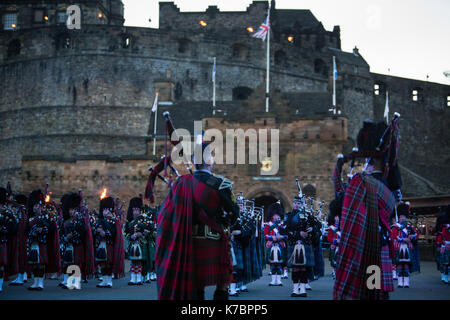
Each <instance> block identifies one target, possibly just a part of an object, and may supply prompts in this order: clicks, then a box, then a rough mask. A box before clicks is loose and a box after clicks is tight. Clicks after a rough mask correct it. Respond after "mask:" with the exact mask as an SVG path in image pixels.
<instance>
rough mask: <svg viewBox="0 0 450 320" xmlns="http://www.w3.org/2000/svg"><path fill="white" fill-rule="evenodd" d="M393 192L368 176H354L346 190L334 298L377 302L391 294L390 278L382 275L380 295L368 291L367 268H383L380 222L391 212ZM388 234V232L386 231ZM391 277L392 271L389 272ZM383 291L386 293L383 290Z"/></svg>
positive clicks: (377, 291) (376, 292)
mask: <svg viewBox="0 0 450 320" xmlns="http://www.w3.org/2000/svg"><path fill="white" fill-rule="evenodd" d="M394 206H395V198H394V196H393V194H392V192H391V191H390V190H389V189H388V188H387V187H386V186H385V185H384V184H383V183H381V182H380V181H379V180H377V179H375V178H373V177H371V176H370V175H365V174H357V175H355V176H354V177H353V178H352V180H351V181H350V183H349V185H348V186H347V189H346V192H345V197H344V203H343V207H342V218H341V230H342V231H341V241H340V244H339V249H338V252H337V256H336V264H337V266H336V281H335V285H334V292H333V298H334V299H335V300H336V299H339V300H340V299H345V300H346V299H380V298H382V297H383V294H384V293H386V292H387V291H392V290H391V289H390V287H392V284H391V282H392V278H389V276H388V275H386V274H385V273H384V270H383V273H382V280H381V282H382V284H381V285H382V292H380V290H369V289H368V288H367V284H366V282H367V278H368V276H369V275H368V274H367V268H368V267H369V266H370V265H377V266H382V250H381V244H380V233H379V230H378V227H379V224H380V222H381V223H382V224H384V225H385V226H387V227H388V225H387V219H388V217H389V216H390V213H391V212H392V210H393V209H394ZM388 230H390V229H389V228H388ZM389 272H390V273H391V277H392V272H391V270H390V271H389ZM383 289H385V290H383Z"/></svg>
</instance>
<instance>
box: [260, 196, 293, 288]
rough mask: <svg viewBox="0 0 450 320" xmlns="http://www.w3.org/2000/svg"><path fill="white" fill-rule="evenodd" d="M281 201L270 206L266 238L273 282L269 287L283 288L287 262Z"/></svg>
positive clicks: (265, 232) (265, 231) (265, 229)
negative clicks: (282, 277)
mask: <svg viewBox="0 0 450 320" xmlns="http://www.w3.org/2000/svg"><path fill="white" fill-rule="evenodd" d="M282 210H283V209H282V208H281V204H280V201H278V202H276V203H273V204H271V205H270V206H269V208H268V210H267V212H268V216H269V220H270V221H269V222H268V223H267V224H266V226H265V228H264V237H265V239H266V247H267V256H268V261H269V264H270V274H271V277H272V281H271V282H270V283H269V286H282V285H283V284H282V283H281V276H282V273H283V263H284V262H285V260H286V252H285V248H286V242H285V241H286V239H287V238H288V237H287V236H286V235H284V234H283V230H282V229H283V228H284V227H283V226H282V221H281V216H282V213H283V211H282Z"/></svg>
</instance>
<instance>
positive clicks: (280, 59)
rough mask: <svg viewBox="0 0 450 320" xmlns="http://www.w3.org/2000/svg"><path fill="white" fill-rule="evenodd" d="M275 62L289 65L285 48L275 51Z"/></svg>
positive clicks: (280, 64)
mask: <svg viewBox="0 0 450 320" xmlns="http://www.w3.org/2000/svg"><path fill="white" fill-rule="evenodd" d="M275 64H276V65H278V66H286V65H287V55H286V52H284V51H283V50H278V51H276V52H275Z"/></svg>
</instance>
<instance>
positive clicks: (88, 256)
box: [82, 214, 95, 279]
mask: <svg viewBox="0 0 450 320" xmlns="http://www.w3.org/2000/svg"><path fill="white" fill-rule="evenodd" d="M84 223H85V226H86V235H85V238H84V250H85V251H84V254H85V259H84V266H83V270H82V272H83V275H84V276H85V277H86V278H87V279H91V278H92V277H93V276H94V273H95V258H94V239H93V236H92V229H91V222H90V219H89V215H88V214H85V216H84Z"/></svg>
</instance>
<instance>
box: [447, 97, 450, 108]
mask: <svg viewBox="0 0 450 320" xmlns="http://www.w3.org/2000/svg"><path fill="white" fill-rule="evenodd" d="M447 107H450V96H447Z"/></svg>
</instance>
